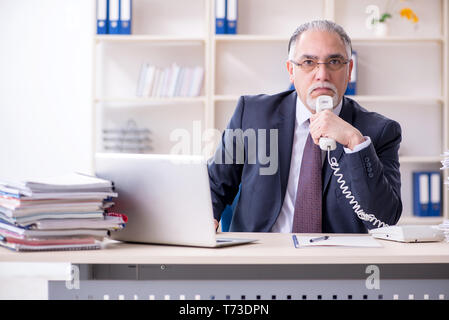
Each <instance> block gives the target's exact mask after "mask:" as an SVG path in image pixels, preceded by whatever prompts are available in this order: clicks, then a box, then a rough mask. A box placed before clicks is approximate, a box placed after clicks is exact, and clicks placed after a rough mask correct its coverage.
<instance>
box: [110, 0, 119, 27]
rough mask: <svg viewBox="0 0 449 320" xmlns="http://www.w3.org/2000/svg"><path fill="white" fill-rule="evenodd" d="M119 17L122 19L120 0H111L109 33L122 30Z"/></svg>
mask: <svg viewBox="0 0 449 320" xmlns="http://www.w3.org/2000/svg"><path fill="white" fill-rule="evenodd" d="M119 19H120V0H109V23H108V31H109V34H118V33H119V32H120V28H119Z"/></svg>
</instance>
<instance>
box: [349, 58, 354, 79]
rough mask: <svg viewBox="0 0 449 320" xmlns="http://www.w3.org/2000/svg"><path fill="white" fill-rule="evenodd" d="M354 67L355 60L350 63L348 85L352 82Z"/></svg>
mask: <svg viewBox="0 0 449 320" xmlns="http://www.w3.org/2000/svg"><path fill="white" fill-rule="evenodd" d="M353 67H354V60H352V59H351V60H350V61H349V70H348V72H349V74H348V83H349V82H351V74H352V68H353Z"/></svg>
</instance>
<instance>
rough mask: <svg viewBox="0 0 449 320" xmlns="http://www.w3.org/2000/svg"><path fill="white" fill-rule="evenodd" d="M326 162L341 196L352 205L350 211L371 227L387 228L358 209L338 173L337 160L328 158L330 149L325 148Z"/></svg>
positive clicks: (370, 215) (341, 175)
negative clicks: (341, 193) (337, 184)
mask: <svg viewBox="0 0 449 320" xmlns="http://www.w3.org/2000/svg"><path fill="white" fill-rule="evenodd" d="M327 161H328V162H329V165H330V167H331V169H332V170H333V174H334V176H335V177H337V182H338V183H339V184H340V186H339V187H340V189H341V191H342V192H343V194H344V195H345V196H346V198H347V199H349V204H350V205H352V210H354V212H355V214H356V215H357V217H358V218H359V219H361V220H363V221H369V222H371V223H372V224H373V226H376V224H377V225H378V228H381V227H388V224H386V223H385V222H383V221H380V220H379V219H377V218H376V217H375V216H374V215H373V214H368V213H366V212H365V211H363V209H362V208H361V207H360V205H359V203H358V201H357V200H355V197H354V196H353V195H352V193H351V191H350V190H349V188H348V186H346V181H345V180H344V179H343V174H341V173H339V171H340V166H339V165H338V162H337V159H336V158H335V157H332V158H331V157H330V148H329V147H328V148H327Z"/></svg>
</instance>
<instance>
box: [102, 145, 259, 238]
mask: <svg viewBox="0 0 449 320" xmlns="http://www.w3.org/2000/svg"><path fill="white" fill-rule="evenodd" d="M95 161H96V175H97V176H98V177H101V178H103V179H108V180H111V181H112V182H113V183H114V187H115V192H117V193H118V197H117V198H116V199H115V201H114V202H115V206H114V210H116V211H118V212H123V213H124V214H126V215H128V223H127V224H126V228H124V229H122V230H120V231H115V232H113V233H112V235H111V237H112V238H113V239H115V240H121V241H129V242H141V243H157V244H171V245H185V246H200V247H223V246H231V245H237V244H244V243H250V242H254V241H256V240H255V239H234V238H216V234H215V228H214V221H213V211H212V200H211V194H210V187H209V175H208V172H207V163H206V160H205V159H204V158H203V157H201V156H181V155H154V154H118V153H102V154H100V153H99V154H96V157H95Z"/></svg>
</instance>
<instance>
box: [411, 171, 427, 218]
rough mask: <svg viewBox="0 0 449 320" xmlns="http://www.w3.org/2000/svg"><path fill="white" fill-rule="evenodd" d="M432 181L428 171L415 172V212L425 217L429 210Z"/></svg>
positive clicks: (416, 214)
mask: <svg viewBox="0 0 449 320" xmlns="http://www.w3.org/2000/svg"><path fill="white" fill-rule="evenodd" d="M429 199H430V183H429V174H428V172H424V171H419V172H413V214H414V215H415V216H419V217H425V216H427V215H428V212H429Z"/></svg>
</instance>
